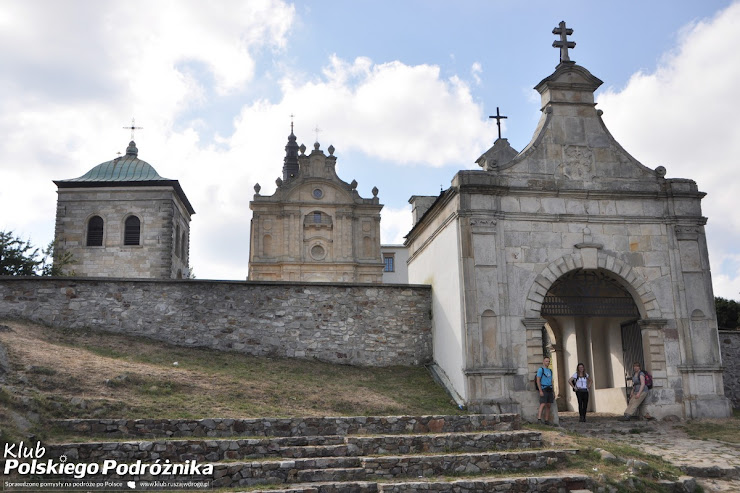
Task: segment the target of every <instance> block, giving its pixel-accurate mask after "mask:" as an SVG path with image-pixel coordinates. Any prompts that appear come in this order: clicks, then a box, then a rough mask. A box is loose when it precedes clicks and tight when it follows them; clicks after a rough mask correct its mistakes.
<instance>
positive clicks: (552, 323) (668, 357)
mask: <svg viewBox="0 0 740 493" xmlns="http://www.w3.org/2000/svg"><path fill="white" fill-rule="evenodd" d="M561 30H562V31H566V29H565V26H564V23H562V24H561V28H560V30H558V29H556V31H554V32H556V33H558V34H559V33H560V31H561ZM567 31H568V34H570V33H571V32H572V31H570V30H567ZM556 45H557V46H559V47H561V63H560V64H559V65H557V67H556V69H555V72H554V73H553V74H552V75H550V76H549V77H547V78H545V79H544V80H542V81H541V82H540V83H539V84H537V86H536V87H535V89H536V90H537V91H538V92H539V93H540V95H541V99H542V117H541V119H540V122H539V124H538V126H537V128H536V130H535V133H534V136H533V138H532V140H531V142H530V143H529V145H527V147H526V148H525V149H524V150H523V151H521V152H517V151H515V150H514V149H512V148H511V146H509V144H508V142H507V141H506V140H505V139H499V140H498V141H496V143H495V144H494V146H493V147H492V148H491V149H490V150H489V151H487V152H486V153H485V154H483V156H481V158H480V159H479V160H478V164H480V165H481V167H482V168H483V170H481V171H461V172H459V173H457V174H456V175H455V177H454V178H453V180H452V186H451V187H450V188H449V189H448V190H446V191H445V192H443V193H442V194H441V195H440V196H439V197H436V198H433V199H432V198H429V197H418V196H415V197H412V207H413V209H414V216H415V219H414V220H415V224H414V226H413V228H412V230H411V232H410V233H409V234H408V236H407V241H406V245H407V246H408V247H409V262H408V270H409V282H411V283H420V282H430V280H431V284H432V306H433V310H432V311H433V324H434V328H433V330H434V334H433V336H434V360H435V362H436V365H437V372H438V373H439V374H440V378H441V379H442V380H444V381H446V382H447V386H448V388H449V389H450V390H451V391H452V392H453V393H455V394H458V396H459V398H460V399H461V400H462V401H464V402H465V403H467V404H468V405H470V406H471V407H472V408H473V409H479V410H486V411H508V412H520V413H522V415H523V416H524V417H525V418H528V419H531V418H533V417H534V415H535V413H536V411H537V406H538V404H537V402H538V400H537V396H538V395H537V393H536V392H534V387H533V384H532V380H533V378H534V374H535V372H536V370H537V368H538V367H539V366H541V364H542V359H543V355H545V354H548V355H551V357H552V362H553V363H552V366H553V370H554V375H555V377H554V378H555V391H556V395H557V396H558V401H559V407H560V408H561V409H570V410H573V409H577V404H576V403H575V396H574V395H573V392H569V390H570V389H569V388H568V386H567V383H566V382H567V379H568V378H569V376H570V375H571V374H573V373H574V372H575V369H576V365H577V364H578V362H583V363H584V364H585V365H586V368H587V371H588V372H589V373H590V374H591V375H592V377H593V379H594V387H595V392H593V393H592V398H591V402H590V406H591V409H593V410H594V411H607V412H613V413H621V412H622V411H623V410H624V408H625V405H626V404H625V403H626V396H625V391H626V387H627V386H628V384H627V376H628V375H629V374H630V373H631V366H632V362H634V361H638V362H640V363H642V365H643V368H647V370H649V371H650V372H651V373H652V375H653V376H654V388H653V390H652V391H651V393H650V395H649V397H648V401H647V402H646V405H645V407H646V410H647V411H649V412H650V413H651V414H652V415H653V416H656V417H664V416H667V415H677V416H681V417H694V418H698V417H725V416H728V415H730V412H731V406H730V402H729V401H728V399H726V398H725V397H724V394H723V382H722V365H721V359H720V352H719V341H718V333H717V322H716V316H715V310H714V296H713V293H712V283H711V274H710V270H709V261H708V253H707V245H706V238H705V235H704V224H705V223H706V218H705V217H703V216H702V214H701V199H702V197H704V195H705V194H704V193H702V192H700V191H699V190H698V189H697V185H696V183H694V182H693V181H691V180H687V179H675V178H674V179H669V178H666V176H665V175H666V170H665V168H663V167H662V166H659V167H657V168H655V169H650V168H647V167H645V166H643V165H642V164H641V163H639V162H638V161H637V160H636V159H634V158H633V157H632V156H630V155H629V154H628V153H627V152H626V151H625V150H624V149H623V148H622V147H621V146H620V145H619V143H617V142H616V141H615V140H614V138H613V137H612V136H611V134H610V133H609V131H608V130H607V128H606V127H605V125H604V122H603V120H602V118H601V111H600V110H597V109H596V108H595V104H594V91H595V90H596V89H597V88H598V87H599V86H600V85H601V84H602V82H601V81H600V80H599V79H598V78H596V77H594V76H593V75H592V74H591V73H589V71H588V70H586V69H585V68H583V67H581V66H579V65H576V64H575V63H574V62H573V61H570V59H569V57H568V48H571V47H573V44H572V42H568V41H567V40H566V39H565V35H563V39H562V41H561V42H556ZM563 45H565V46H563ZM441 259H446V260H445V263H444V265H445V268H444V269H440V268H439V266H440V265H442V264H441ZM452 259H457V261H456V262H455V261H452Z"/></svg>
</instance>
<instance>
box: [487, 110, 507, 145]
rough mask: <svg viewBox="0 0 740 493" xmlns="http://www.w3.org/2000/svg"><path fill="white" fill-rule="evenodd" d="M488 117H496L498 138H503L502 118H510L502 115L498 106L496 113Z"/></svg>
mask: <svg viewBox="0 0 740 493" xmlns="http://www.w3.org/2000/svg"><path fill="white" fill-rule="evenodd" d="M488 118H495V119H496V125H498V138H499V139H500V138H501V120H505V119H506V118H509V117H508V116H502V115H501V113H499V111H498V106H496V114H495V115H492V116H489V117H488Z"/></svg>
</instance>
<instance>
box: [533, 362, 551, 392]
mask: <svg viewBox="0 0 740 493" xmlns="http://www.w3.org/2000/svg"><path fill="white" fill-rule="evenodd" d="M540 368H541V369H542V375H543V376H544V375H545V369H546V368H545V367H544V366H540ZM540 368H537V370H536V371H535V372H534V378H533V379H532V382H533V383H534V390H536V391H537V392H539V391H540V387H539V386H538V385H537V372H539V371H540ZM547 370H549V368H547ZM550 371H552V370H550ZM540 378H542V377H540Z"/></svg>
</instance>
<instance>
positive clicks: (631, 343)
mask: <svg viewBox="0 0 740 493" xmlns="http://www.w3.org/2000/svg"><path fill="white" fill-rule="evenodd" d="M622 358H623V361H624V379H625V386H626V387H628V388H629V387H631V386H632V363H634V362H638V363H640V368H645V361H644V360H643V358H644V356H643V353H642V331H641V330H640V326H639V325H637V322H630V323H626V324H623V325H622Z"/></svg>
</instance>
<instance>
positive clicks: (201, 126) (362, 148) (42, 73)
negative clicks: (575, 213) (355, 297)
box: [0, 0, 740, 299]
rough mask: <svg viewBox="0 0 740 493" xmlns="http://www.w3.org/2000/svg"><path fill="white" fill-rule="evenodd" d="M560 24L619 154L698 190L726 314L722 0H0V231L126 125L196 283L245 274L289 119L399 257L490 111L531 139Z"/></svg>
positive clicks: (27, 232) (727, 134) (733, 249)
mask: <svg viewBox="0 0 740 493" xmlns="http://www.w3.org/2000/svg"><path fill="white" fill-rule="evenodd" d="M561 20H565V21H566V22H567V25H568V27H571V28H573V29H574V33H573V35H572V36H571V37H570V38H571V40H572V41H575V42H576V47H575V49H574V50H571V59H572V60H574V61H575V62H576V63H578V64H579V65H581V66H583V67H585V68H586V69H588V70H589V71H590V72H591V73H592V74H594V75H595V76H596V77H598V78H600V79H601V80H603V81H604V84H603V86H602V87H601V88H600V89H599V90H598V91H597V93H596V101H597V108H599V109H601V110H603V111H604V116H603V118H604V121H605V123H606V125H607V126H608V128H609V130H610V131H611V133H612V135H613V136H614V137H615V138H616V139H617V141H619V142H620V144H621V145H622V146H623V147H624V148H625V149H626V150H627V151H628V152H629V153H630V154H632V155H633V156H634V157H635V158H636V159H638V160H639V161H640V162H642V163H643V164H645V165H646V166H648V167H650V168H655V167H657V166H665V167H666V169H667V175H666V177H667V178H691V179H693V180H695V181H696V182H697V183H698V185H699V189H700V190H702V191H704V192H706V193H707V196H706V197H705V198H704V200H703V201H702V207H703V214H704V215H705V216H707V217H708V218H709V222H708V224H707V227H706V232H707V238H708V245H709V252H710V254H709V255H710V263H711V267H712V276H713V284H714V292H715V295H716V296H723V297H726V298H731V299H740V213H738V211H737V209H738V205H740V200H738V198H737V194H738V193H739V192H740V173H738V172H737V160H738V157H739V156H740V118H737V117H735V106H736V103H734V99H735V98H736V92H737V91H736V88H737V87H740V54H738V52H737V47H738V46H740V28H739V26H740V1H739V2H732V1H729V0H723V1H720V0H703V1H701V2H697V1H696V0H652V1H650V2H645V1H632V0H621V1H607V0H604V1H599V2H593V1H587V0H573V1H569V2H551V1H547V2H545V1H540V0H531V1H527V2H522V1H520V0H465V1H460V2H451V1H441V0H423V1H422V0H400V1H399V0H394V1H386V0H370V1H366V0H355V1H343V0H334V1H328V0H327V1H321V0H316V1H310V2H293V3H291V2H287V1H283V0H219V1H218V2H203V1H199V0H191V1H187V0H177V1H174V0H169V1H168V0H158V1H156V2H152V1H141V0H126V1H123V0H117V1H110V0H95V1H93V0H87V1H74V0H67V1H64V2H58V1H52V0H3V2H2V4H0V60H2V63H0V134H1V135H2V136H3V138H2V139H0V230H2V231H13V232H15V233H16V234H17V235H20V236H22V237H23V238H26V239H29V240H30V241H31V242H32V243H34V244H35V245H38V246H45V245H47V244H48V243H49V242H50V241H51V240H52V239H53V236H54V215H55V211H56V193H55V192H56V187H55V185H54V184H53V183H52V180H59V179H67V178H75V177H78V176H81V175H83V174H84V173H86V172H87V171H88V170H90V169H91V168H92V167H94V166H96V165H97V164H99V163H101V162H104V161H108V160H110V159H113V158H114V157H116V156H117V153H118V152H125V148H126V146H127V144H128V141H129V139H130V132H129V131H127V130H124V129H123V127H125V126H128V125H130V124H131V119H132V118H134V117H135V118H136V126H141V127H143V128H142V129H141V130H137V131H136V134H135V140H136V144H137V147H138V149H139V158H140V159H143V160H145V161H147V162H148V163H150V164H151V165H152V166H154V168H155V169H156V170H157V172H158V173H159V174H160V175H161V176H163V177H166V178H171V179H177V180H179V181H180V184H181V185H182V188H183V190H184V191H185V193H186V194H187V196H188V198H189V200H190V202H191V203H192V204H193V207H194V208H195V211H196V214H195V215H194V216H193V219H192V223H191V238H190V243H191V245H190V265H191V267H192V269H193V271H194V274H195V276H196V277H197V278H199V279H240V280H243V279H245V278H246V276H247V271H248V262H249V222H250V219H251V212H250V210H249V201H250V200H251V199H252V197H253V195H254V189H253V187H254V185H255V184H256V183H259V184H260V185H261V187H262V189H261V192H260V193H261V194H262V195H269V194H272V193H273V192H274V190H275V179H276V178H277V177H278V176H280V175H281V172H282V171H281V170H282V158H283V156H284V154H285V151H284V146H285V144H286V142H287V136H288V134H289V133H290V121H291V115H294V117H293V118H294V122H295V134H296V135H297V137H298V142H299V144H300V143H304V144H305V145H306V146H307V147H309V148H311V145H312V144H313V142H314V141H316V140H318V142H320V144H321V148H322V149H326V148H328V147H329V145H330V144H331V145H333V146H334V147H335V148H336V151H335V153H334V155H335V156H337V159H338V160H337V172H338V174H339V176H340V177H341V178H342V179H344V180H345V181H347V182H350V181H352V180H353V179H356V180H357V181H358V183H359V186H358V192H359V193H360V195H361V196H363V197H371V196H372V194H371V190H372V188H373V187H374V186H377V187H378V189H379V190H380V193H379V197H380V200H381V203H382V204H384V205H385V207H384V208H383V211H382V213H381V216H382V219H381V235H382V242H383V243H403V237H404V235H405V234H406V233H407V232H408V230H409V229H410V226H411V212H410V206H409V204H408V199H409V197H410V196H411V195H436V194H438V193H439V191H440V189H441V188H445V189H446V188H447V187H449V185H450V181H451V180H452V178H453V176H454V175H455V173H456V172H457V171H459V170H462V169H478V168H477V165H476V164H475V160H476V159H477V158H478V157H479V156H480V155H481V154H482V153H483V152H485V151H486V150H487V149H488V148H489V147H490V146H491V145H492V144H493V141H494V140H495V139H496V137H497V133H496V126H495V123H494V121H493V120H490V119H489V118H488V116H489V115H492V114H495V113H496V108H497V107H499V108H500V111H501V114H503V115H506V116H507V117H508V118H507V119H506V120H503V123H502V132H503V136H504V137H505V138H508V139H509V142H510V144H511V145H512V146H513V147H514V148H515V149H517V150H521V149H523V148H524V147H525V146H526V144H527V143H528V142H529V140H530V138H531V137H532V134H533V132H534V129H535V126H536V124H537V121H538V120H539V116H540V104H539V103H540V98H539V94H538V93H537V92H536V91H535V90H534V89H533V87H534V86H535V85H536V84H537V83H538V82H539V81H540V80H542V79H544V78H545V77H547V76H549V75H550V74H551V73H552V72H553V71H554V69H555V66H556V65H557V63H558V61H559V58H558V57H559V52H558V50H557V49H555V48H553V47H552V42H553V41H554V40H555V39H556V38H555V36H554V35H553V34H552V29H553V28H554V27H556V26H557V24H558V23H559V22H560V21H561ZM317 128H318V132H317V131H316V130H315V129H317Z"/></svg>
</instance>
